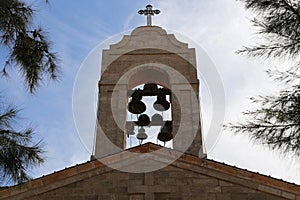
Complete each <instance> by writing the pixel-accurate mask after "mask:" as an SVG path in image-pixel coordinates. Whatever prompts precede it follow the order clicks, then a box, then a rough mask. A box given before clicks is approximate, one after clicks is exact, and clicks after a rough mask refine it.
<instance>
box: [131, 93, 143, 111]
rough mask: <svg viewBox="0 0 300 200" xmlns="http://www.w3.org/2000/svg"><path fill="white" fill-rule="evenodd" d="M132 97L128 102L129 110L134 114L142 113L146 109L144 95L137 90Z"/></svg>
mask: <svg viewBox="0 0 300 200" xmlns="http://www.w3.org/2000/svg"><path fill="white" fill-rule="evenodd" d="M131 97H132V99H131V101H130V102H129V103H128V111H129V112H131V113H133V114H141V113H143V112H145V111H146V105H145V104H144V103H143V102H142V101H141V100H142V95H141V94H140V93H139V92H137V90H135V91H134V92H133V94H132V95H131Z"/></svg>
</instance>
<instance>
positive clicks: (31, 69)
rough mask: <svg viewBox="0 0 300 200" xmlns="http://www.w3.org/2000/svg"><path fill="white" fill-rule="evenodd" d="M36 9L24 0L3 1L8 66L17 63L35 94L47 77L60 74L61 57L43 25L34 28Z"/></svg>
mask: <svg viewBox="0 0 300 200" xmlns="http://www.w3.org/2000/svg"><path fill="white" fill-rule="evenodd" d="M33 15H34V10H33V9H32V8H31V7H30V6H28V5H27V4H26V3H25V2H23V1H21V0H0V36H1V44H2V45H4V46H6V47H7V48H8V51H9V57H8V60H7V61H6V65H5V66H4V68H3V70H2V72H3V74H4V75H7V74H8V73H7V67H8V66H11V67H15V66H17V67H18V69H19V71H20V72H21V74H22V76H23V77H24V80H25V84H26V86H27V87H28V89H29V91H30V92H31V93H33V92H35V91H36V89H37V88H38V87H39V86H40V84H41V81H42V80H43V78H44V79H45V77H49V78H50V79H56V78H57V76H58V74H59V66H58V64H57V63H58V59H57V57H56V54H55V53H54V52H51V45H50V42H49V40H48V39H47V38H46V36H45V33H44V32H43V30H42V29H41V27H38V28H33V22H32V18H33Z"/></svg>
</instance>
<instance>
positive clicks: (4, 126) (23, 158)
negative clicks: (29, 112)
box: [0, 105, 44, 183]
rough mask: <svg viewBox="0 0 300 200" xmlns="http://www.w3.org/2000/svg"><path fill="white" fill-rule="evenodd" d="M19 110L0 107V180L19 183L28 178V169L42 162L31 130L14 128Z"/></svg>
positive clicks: (39, 149) (41, 152) (37, 144)
mask: <svg viewBox="0 0 300 200" xmlns="http://www.w3.org/2000/svg"><path fill="white" fill-rule="evenodd" d="M18 113H19V110H18V109H17V108H15V107H14V106H12V105H9V106H7V105H2V106H1V107H0V161H1V162H0V182H7V183H9V182H15V183H21V182H24V181H27V180H29V179H30V177H29V175H28V169H29V168H30V167H32V166H35V165H37V164H40V163H42V162H43V161H44V160H43V158H42V154H43V150H42V148H41V146H40V142H38V143H36V144H33V143H32V136H33V130H32V129H31V128H26V129H25V130H15V127H16V126H17V120H18V119H19V118H18Z"/></svg>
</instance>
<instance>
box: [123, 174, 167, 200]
mask: <svg viewBox="0 0 300 200" xmlns="http://www.w3.org/2000/svg"><path fill="white" fill-rule="evenodd" d="M127 192H128V194H130V195H134V194H143V195H145V198H144V199H145V200H155V194H156V193H170V192H171V190H170V188H167V187H165V186H161V185H154V175H153V173H145V179H144V185H139V186H130V187H128V188H127Z"/></svg>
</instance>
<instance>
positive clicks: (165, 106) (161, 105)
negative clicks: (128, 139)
mask: <svg viewBox="0 0 300 200" xmlns="http://www.w3.org/2000/svg"><path fill="white" fill-rule="evenodd" d="M167 95H171V91H170V90H169V89H167V88H164V87H162V88H159V87H158V85H157V84H156V83H146V84H145V85H144V87H143V89H135V90H129V91H128V97H130V98H131V100H130V102H129V103H128V111H129V112H130V113H133V114H136V115H137V121H134V122H127V124H126V129H127V135H128V136H129V135H135V132H134V127H135V126H138V127H140V128H139V129H138V133H137V135H136V138H137V139H138V140H139V141H140V144H141V143H142V141H143V140H145V139H147V138H148V136H147V134H146V131H145V128H144V127H145V126H161V128H160V131H159V133H158V135H157V139H158V140H160V141H162V142H164V143H165V142H167V141H170V140H172V139H173V135H172V121H164V119H163V116H162V115H161V114H158V113H155V114H154V115H152V117H151V119H150V117H149V116H148V115H147V114H145V113H144V112H145V111H146V110H147V106H146V104H145V103H144V102H143V101H142V100H143V97H144V96H156V101H155V102H154V103H153V108H154V109H155V110H156V111H159V112H164V111H167V110H169V109H170V102H168V101H167V98H166V96H167Z"/></svg>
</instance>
